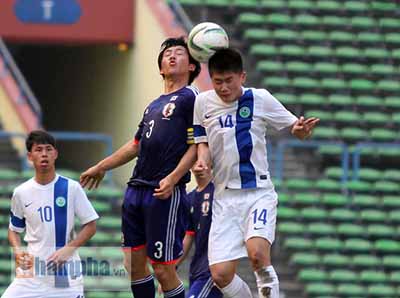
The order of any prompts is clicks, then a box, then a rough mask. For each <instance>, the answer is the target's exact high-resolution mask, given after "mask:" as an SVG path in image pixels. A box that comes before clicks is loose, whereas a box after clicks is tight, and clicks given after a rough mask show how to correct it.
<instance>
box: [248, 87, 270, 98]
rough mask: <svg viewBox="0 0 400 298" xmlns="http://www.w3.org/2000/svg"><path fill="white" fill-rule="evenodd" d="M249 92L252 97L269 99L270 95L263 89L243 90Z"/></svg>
mask: <svg viewBox="0 0 400 298" xmlns="http://www.w3.org/2000/svg"><path fill="white" fill-rule="evenodd" d="M246 89H247V90H251V92H252V93H253V96H254V97H260V98H270V97H272V94H271V93H270V92H269V91H268V90H267V89H265V88H245V90H246Z"/></svg>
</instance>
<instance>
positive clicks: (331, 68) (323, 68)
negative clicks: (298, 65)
mask: <svg viewBox="0 0 400 298" xmlns="http://www.w3.org/2000/svg"><path fill="white" fill-rule="evenodd" d="M313 70H314V72H317V73H320V74H326V75H327V74H337V73H338V72H340V68H339V65H338V64H336V63H330V62H318V63H315V64H314V69H313Z"/></svg>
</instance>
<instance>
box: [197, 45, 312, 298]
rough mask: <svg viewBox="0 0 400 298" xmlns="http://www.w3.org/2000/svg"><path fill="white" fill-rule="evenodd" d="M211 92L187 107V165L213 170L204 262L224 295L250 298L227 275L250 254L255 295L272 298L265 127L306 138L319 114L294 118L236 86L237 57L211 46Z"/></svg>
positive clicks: (272, 209)
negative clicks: (190, 154)
mask: <svg viewBox="0 0 400 298" xmlns="http://www.w3.org/2000/svg"><path fill="white" fill-rule="evenodd" d="M208 67H209V73H210V76H211V81H212V84H213V87H214V90H210V91H206V92H203V93H201V94H199V95H198V96H197V98H196V101H195V108H194V135H195V142H196V143H197V144H198V160H197V163H196V165H195V168H194V170H195V171H197V172H200V173H201V172H203V171H204V170H205V169H207V168H208V167H210V166H212V167H213V172H214V184H215V188H216V189H215V195H214V202H213V216H212V224H211V230H210V235H209V251H208V257H209V263H210V269H211V273H212V276H213V279H214V282H215V283H216V284H217V286H218V287H219V288H220V289H221V291H222V293H223V294H224V297H235V298H236V297H237V298H250V297H252V295H251V292H250V289H249V287H248V286H247V284H246V283H245V282H244V281H243V280H241V279H240V277H239V276H237V275H236V274H235V272H236V266H237V261H238V259H239V258H242V257H246V256H248V257H249V258H250V261H251V264H252V267H253V270H254V273H255V276H256V279H257V286H258V293H259V297H260V298H266V297H268V298H278V297H279V281H278V277H277V274H276V272H275V270H274V268H273V267H272V265H271V257H270V248H271V245H272V243H273V241H274V235H275V223H276V213H277V212H276V209H277V203H278V196H277V194H276V192H275V190H274V186H273V184H272V182H271V178H270V174H269V171H268V162H267V151H266V140H265V136H266V127H267V125H271V126H273V127H274V128H276V129H278V130H281V129H283V128H286V127H290V129H291V133H292V134H293V135H294V136H296V137H297V138H299V139H306V138H308V137H309V136H311V133H312V129H313V128H314V126H315V125H316V124H317V123H318V121H319V119H316V118H310V119H304V117H300V118H299V119H298V118H297V117H295V116H294V115H293V114H292V113H290V112H289V111H288V110H286V108H285V107H284V106H283V105H282V104H281V103H279V101H278V100H276V99H275V98H274V97H273V96H272V95H271V94H270V93H269V92H268V91H267V90H265V89H255V88H244V87H243V83H244V82H245V78H246V74H245V72H244V71H243V62H242V58H241V55H240V54H239V53H238V52H237V51H235V50H232V49H223V50H219V51H217V52H216V53H215V54H214V55H213V56H212V57H211V58H210V60H209V64H208Z"/></svg>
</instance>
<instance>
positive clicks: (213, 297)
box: [187, 277, 222, 298]
mask: <svg viewBox="0 0 400 298" xmlns="http://www.w3.org/2000/svg"><path fill="white" fill-rule="evenodd" d="M187 297H188V298H222V293H221V291H220V290H219V289H218V288H217V287H216V286H215V285H214V282H213V280H212V278H211V277H209V278H200V279H196V280H193V281H190V289H189V294H188V295H187Z"/></svg>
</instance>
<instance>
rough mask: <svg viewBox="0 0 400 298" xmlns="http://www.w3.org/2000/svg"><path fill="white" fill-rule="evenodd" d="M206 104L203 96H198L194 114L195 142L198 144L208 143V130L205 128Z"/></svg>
mask: <svg viewBox="0 0 400 298" xmlns="http://www.w3.org/2000/svg"><path fill="white" fill-rule="evenodd" d="M204 103H205V101H204V100H203V97H202V96H201V94H199V95H197V97H196V100H195V102H194V112H193V129H194V142H195V143H196V144H199V143H207V134H206V129H205V127H204V126H203V120H204V119H203V117H204Z"/></svg>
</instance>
